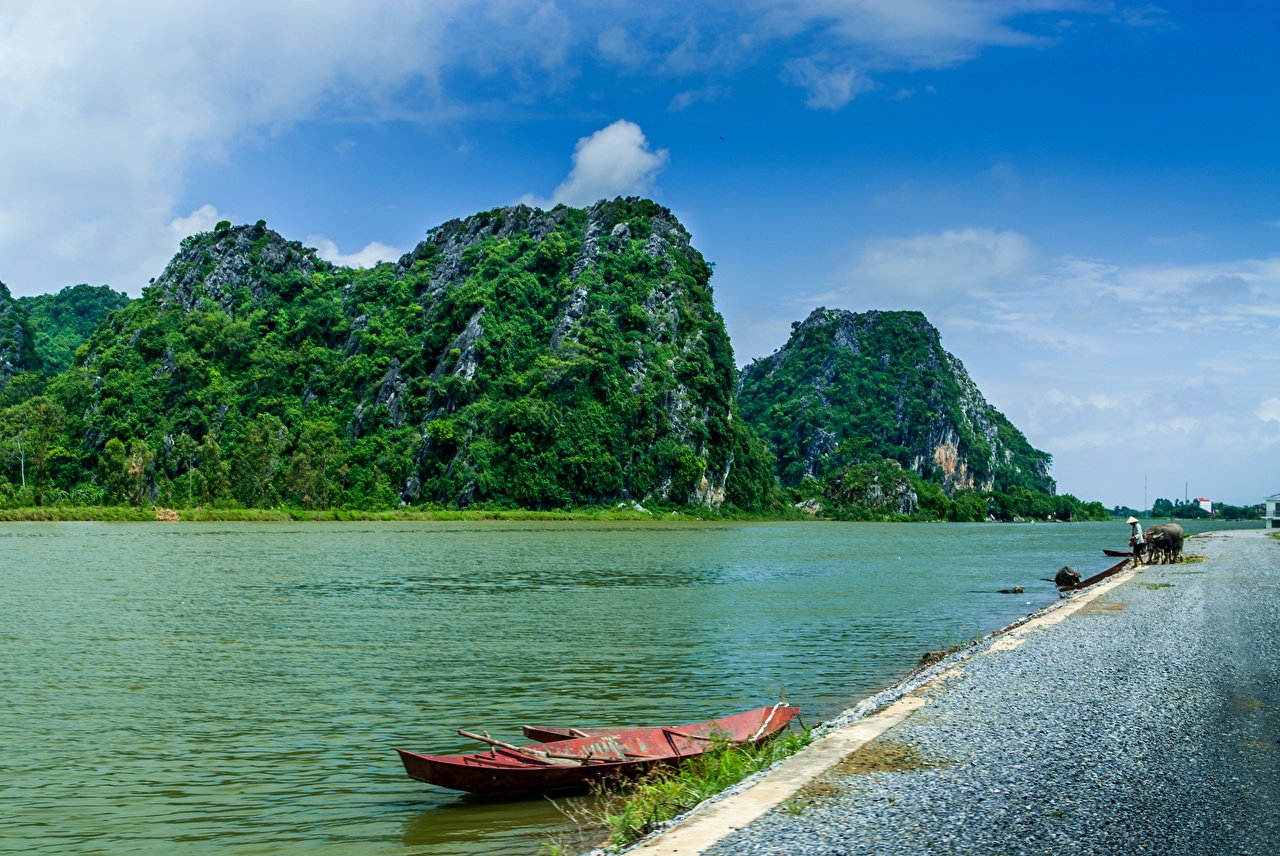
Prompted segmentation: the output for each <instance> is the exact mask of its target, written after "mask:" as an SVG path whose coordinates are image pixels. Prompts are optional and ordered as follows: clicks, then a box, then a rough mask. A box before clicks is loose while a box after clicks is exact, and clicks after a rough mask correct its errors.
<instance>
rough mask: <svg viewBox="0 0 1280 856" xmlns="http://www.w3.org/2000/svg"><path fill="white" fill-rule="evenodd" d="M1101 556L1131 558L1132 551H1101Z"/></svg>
mask: <svg viewBox="0 0 1280 856" xmlns="http://www.w3.org/2000/svg"><path fill="white" fill-rule="evenodd" d="M1102 555H1104V556H1132V555H1133V551H1132V550H1103V551H1102Z"/></svg>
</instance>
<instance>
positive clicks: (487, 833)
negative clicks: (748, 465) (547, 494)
mask: <svg viewBox="0 0 1280 856" xmlns="http://www.w3.org/2000/svg"><path fill="white" fill-rule="evenodd" d="M1253 525H1255V526H1256V525H1257V524H1253ZM1196 528H1198V529H1204V528H1209V527H1207V526H1204V525H1200V526H1197V527H1196ZM1214 528H1221V524H1215V525H1214ZM1127 531H1128V529H1127V527H1126V526H1124V525H1123V524H1121V523H1105V524H1074V525H1061V524H1060V525H1054V526H1045V525H1040V526H1030V525H991V524H974V525H958V524H951V525H903V524H897V525H894V524H889V525H876V524H832V523H803V524H706V525H693V524H679V525H660V524H659V525H646V524H634V525H626V524H601V523H563V524H548V523H536V524H507V523H486V524H450V523H424V524H389V523H379V524H360V523H351V524H299V525H278V524H276V525H255V524H235V525H221V524H207V525H201V524H172V525H170V524H141V525H129V524H70V523H63V524H4V525H3V526H0V746H3V748H4V759H5V760H4V763H3V765H0V806H3V808H2V809H0V851H2V852H37V851H38V852H43V853H67V854H85V853H111V854H115V853H140V854H171V853H182V854H204V853H208V854H214V853H216V854H219V856H232V854H236V855H237V856H238V854H273V856H285V855H286V854H307V856H326V854H334V856H337V854H341V856H349V855H350V854H393V855H394V856H399V854H481V853H483V854H513V855H514V854H519V856H528V854H532V853H534V852H535V851H536V850H537V845H538V842H539V841H541V840H545V839H546V838H547V836H548V835H549V834H552V833H554V832H555V831H556V830H557V829H558V828H561V827H562V826H563V822H562V820H561V817H560V815H559V814H558V813H557V812H556V811H555V810H554V809H552V808H551V807H550V805H549V804H548V803H547V802H546V801H545V800H528V801H522V802H494V801H485V800H481V799H477V798H472V797H468V796H465V795H460V794H456V793H454V792H450V791H444V790H440V789H436V788H431V787H428V786H425V785H421V784H419V783H416V782H413V781H411V780H409V779H408V778H406V777H405V776H404V774H403V771H402V769H401V768H400V766H399V762H398V760H397V759H396V756H395V754H394V752H392V751H391V750H392V747H395V746H401V747H405V748H411V749H417V750H428V751H432V752H440V753H449V752H457V751H471V750H473V749H474V747H475V745H474V744H469V743H467V742H465V741H463V740H462V739H461V738H458V737H456V736H455V735H454V729H456V728H459V727H473V728H475V727H483V728H487V729H489V730H490V731H492V732H494V733H495V734H496V735H502V736H507V737H509V738H510V737H517V736H518V735H519V725H520V724H521V723H525V722H538V723H544V724H569V725H582V726H591V725H609V724H665V723H679V722H689V721H696V720H701V719H706V718H708V717H712V716H721V715H724V714H727V713H732V712H737V711H740V710H745V709H747V708H751V707H756V706H759V705H762V704H766V703H769V702H771V701H774V700H776V698H777V697H778V695H779V693H780V692H783V691H784V690H785V693H786V697H787V699H788V700H789V701H792V702H793V703H795V702H798V703H801V704H803V706H804V707H805V710H806V721H808V722H809V723H810V724H813V723H815V722H817V721H819V720H820V719H822V718H824V717H826V716H829V715H831V714H834V713H836V712H837V711H839V710H841V709H842V708H844V707H846V706H848V705H849V704H850V703H852V702H855V701H856V700H857V699H859V698H862V697H865V696H866V695H868V694H869V693H871V692H874V691H875V690H876V689H878V688H881V687H883V686H886V685H888V684H890V683H892V682H893V681H894V680H895V679H896V678H897V677H898V676H899V675H900V674H901V673H903V672H904V671H906V670H908V669H909V668H911V667H912V666H913V665H914V664H915V662H916V660H917V659H918V657H919V655H920V653H921V652H922V651H925V650H928V649H931V648H937V647H938V646H939V645H940V644H942V643H945V642H950V641H955V640H957V639H959V638H961V637H965V636H972V635H975V634H976V633H978V632H982V631H987V630H991V629H994V628H996V627H999V626H1002V625H1004V624H1007V623H1008V622H1010V621H1012V620H1014V619H1016V618H1017V617H1018V616H1020V615H1023V614H1025V613H1027V612H1029V611H1031V610H1033V609H1035V608H1038V607H1040V606H1043V605H1044V604H1046V603H1049V602H1051V601H1053V600H1055V599H1056V598H1057V593H1056V590H1055V589H1054V587H1053V586H1052V585H1051V584H1050V583H1047V582H1043V581H1041V578H1043V577H1052V576H1053V572H1054V571H1055V570H1056V569H1057V568H1058V567H1060V566H1061V565H1064V564H1070V565H1072V566H1075V565H1079V566H1081V568H1082V569H1083V570H1084V572H1085V573H1086V575H1087V574H1088V573H1092V572H1095V571H1097V570H1101V569H1102V568H1104V567H1106V565H1107V562H1106V560H1104V559H1103V558H1102V556H1101V553H1100V548H1102V547H1104V546H1106V547H1122V546H1123V543H1124V539H1125V537H1126V535H1127ZM1015 584H1020V585H1023V586H1025V587H1026V594H1025V595H1022V596H1010V595H1000V594H995V593H992V592H993V591H994V590H995V589H998V588H1003V587H1008V586H1012V585H1015Z"/></svg>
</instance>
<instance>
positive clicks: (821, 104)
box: [782, 57, 875, 110]
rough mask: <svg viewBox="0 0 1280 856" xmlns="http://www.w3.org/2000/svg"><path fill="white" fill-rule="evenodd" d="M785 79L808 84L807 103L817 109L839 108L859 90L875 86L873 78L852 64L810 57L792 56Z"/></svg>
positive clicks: (796, 83)
mask: <svg viewBox="0 0 1280 856" xmlns="http://www.w3.org/2000/svg"><path fill="white" fill-rule="evenodd" d="M782 79H783V80H784V81H786V82H788V83H793V84H795V85H796V86H802V87H804V89H805V91H806V92H808V93H809V97H808V98H806V99H805V102H804V103H805V106H806V107H809V108H810V109H813V110H839V109H840V108H841V107H843V106H845V105H846V104H848V103H849V102H850V101H852V100H853V99H854V98H855V97H857V95H858V94H859V93H862V92H866V91H868V90H870V89H874V88H875V84H874V83H873V82H872V81H871V80H870V78H868V77H866V76H864V75H863V74H861V73H859V72H858V70H857V69H855V68H854V67H853V66H851V65H848V64H840V65H827V66H825V67H824V66H823V65H819V64H818V63H817V62H815V61H814V60H813V59H812V58H810V57H803V58H801V59H796V60H792V61H791V62H788V63H787V65H786V70H785V71H784V73H783V75H782Z"/></svg>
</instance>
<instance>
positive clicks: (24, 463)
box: [18, 434, 27, 490]
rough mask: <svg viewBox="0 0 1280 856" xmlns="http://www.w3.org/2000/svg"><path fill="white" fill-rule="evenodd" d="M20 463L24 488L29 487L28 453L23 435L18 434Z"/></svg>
mask: <svg viewBox="0 0 1280 856" xmlns="http://www.w3.org/2000/svg"><path fill="white" fill-rule="evenodd" d="M18 465H19V466H20V467H21V468H22V489H23V490H26V489H27V453H26V452H25V451H23V448H22V435H21V434H19V435H18Z"/></svg>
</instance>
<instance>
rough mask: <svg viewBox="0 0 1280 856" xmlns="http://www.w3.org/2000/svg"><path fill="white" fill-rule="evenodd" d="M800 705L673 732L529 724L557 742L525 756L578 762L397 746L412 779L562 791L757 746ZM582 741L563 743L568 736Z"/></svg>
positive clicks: (510, 790) (503, 792)
mask: <svg viewBox="0 0 1280 856" xmlns="http://www.w3.org/2000/svg"><path fill="white" fill-rule="evenodd" d="M799 712H800V708H798V707H785V706H783V705H774V706H772V707H763V708H759V709H757V710H751V711H747V712H746V713H739V714H736V715H734V716H727V717H724V718H722V719H712V720H708V721H706V722H698V723H693V724H691V725H681V726H676V727H671V728H666V727H657V728H596V729H561V728H550V727H545V728H536V727H530V730H532V731H533V732H535V733H540V734H541V735H542V736H550V737H553V738H556V739H554V740H546V741H542V742H539V743H535V744H532V745H530V746H524V747H521V749H522V750H523V752H532V753H539V752H541V753H545V752H551V753H555V754H560V755H569V756H571V757H572V758H574V759H582V761H581V762H580V763H573V762H571V765H569V766H557V765H556V764H555V763H554V762H548V761H546V760H542V759H540V758H536V757H530V755H528V754H523V752H519V751H514V750H512V749H505V748H496V749H492V750H490V751H488V752H482V753H479V754H475V755H425V754H420V753H417V752H409V751H406V750H404V749H397V750H396V752H398V753H399V754H400V760H401V762H402V763H403V764H404V769H405V772H406V773H407V774H408V775H409V777H410V778H412V779H416V780H418V781H420V782H426V783H427V784H431V785H437V786H439V787H443V788H450V789H452V790H458V791H468V792H470V793H473V794H481V795H483V796H490V797H518V796H528V795H531V794H567V793H578V792H581V791H585V790H587V789H589V788H590V787H591V785H592V783H594V782H598V781H601V780H604V779H615V778H616V779H624V778H634V777H636V776H640V775H643V774H644V773H646V772H648V771H649V770H651V769H653V768H654V767H657V766H661V765H668V766H674V765H678V764H680V763H682V762H683V761H685V760H687V759H689V758H693V757H696V756H698V755H701V754H703V753H705V752H706V751H707V750H708V749H710V748H712V747H713V746H715V745H717V744H723V743H739V744H748V743H749V744H758V743H762V742H764V741H765V740H768V739H769V738H770V737H773V736H774V735H776V734H777V733H778V732H780V731H782V730H783V729H785V728H786V727H787V726H788V725H789V724H790V723H791V720H792V719H794V718H795V717H796V715H797V714H798V713H799ZM575 730H576V731H579V732H580V733H583V734H586V735H587V736H586V737H579V736H573V737H570V738H564V737H562V735H563V734H564V733H566V732H568V733H569V734H572V732H573V731H575Z"/></svg>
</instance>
